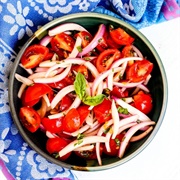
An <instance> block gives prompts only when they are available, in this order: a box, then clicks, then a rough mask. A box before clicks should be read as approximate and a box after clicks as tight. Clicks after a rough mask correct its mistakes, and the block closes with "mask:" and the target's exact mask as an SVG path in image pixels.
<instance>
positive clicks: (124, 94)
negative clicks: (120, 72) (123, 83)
mask: <svg viewBox="0 0 180 180" xmlns="http://www.w3.org/2000/svg"><path fill="white" fill-rule="evenodd" d="M128 94H129V92H128V91H127V90H125V91H123V90H122V88H120V87H118V86H114V87H113V90H112V91H111V96H115V97H118V98H125V97H128Z"/></svg>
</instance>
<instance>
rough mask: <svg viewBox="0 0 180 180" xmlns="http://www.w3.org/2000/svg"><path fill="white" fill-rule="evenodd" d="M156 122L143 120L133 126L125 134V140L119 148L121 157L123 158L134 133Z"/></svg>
mask: <svg viewBox="0 0 180 180" xmlns="http://www.w3.org/2000/svg"><path fill="white" fill-rule="evenodd" d="M154 124H155V122H154V121H146V122H142V123H139V124H137V125H135V126H133V127H131V128H130V129H129V130H128V131H127V132H126V134H125V135H124V138H123V141H122V142H121V145H120V148H119V154H118V156H119V158H122V157H123V155H124V152H125V149H126V147H127V145H128V143H129V140H130V139H131V137H132V136H133V134H134V133H136V132H137V131H138V130H139V129H141V128H142V127H144V126H148V125H154Z"/></svg>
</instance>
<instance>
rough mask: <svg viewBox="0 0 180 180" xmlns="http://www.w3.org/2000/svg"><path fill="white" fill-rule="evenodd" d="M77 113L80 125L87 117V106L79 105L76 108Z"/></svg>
mask: <svg viewBox="0 0 180 180" xmlns="http://www.w3.org/2000/svg"><path fill="white" fill-rule="evenodd" d="M77 111H78V113H79V116H80V120H81V125H82V124H83V123H84V121H85V119H86V117H87V116H88V114H89V112H90V110H89V106H87V105H81V106H79V107H78V108H77Z"/></svg>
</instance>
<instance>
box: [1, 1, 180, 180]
mask: <svg viewBox="0 0 180 180" xmlns="http://www.w3.org/2000/svg"><path fill="white" fill-rule="evenodd" d="M172 2H173V3H172ZM178 3H179V1H168V0H166V1H163V0H149V1H148V0H138V1H137V0H123V1H121V0H109V1H108V0H101V1H100V0H27V1H20V0H0V27H1V31H0V159H2V160H3V161H4V163H5V165H6V167H7V168H8V170H9V172H10V173H11V174H12V175H13V177H14V178H15V179H17V180H20V179H22V180H26V179H28V180H31V179H50V178H56V177H58V178H59V179H62V180H63V179H64V180H67V179H69V180H74V179H77V177H75V176H74V175H73V173H72V172H71V171H70V170H67V169H64V168H62V167H60V166H57V165H55V164H52V163H50V162H48V161H46V160H45V159H44V158H43V157H41V156H40V155H38V154H37V153H36V152H35V151H34V150H32V149H31V148H30V147H29V146H28V145H27V143H26V142H24V140H23V139H22V138H21V136H20V134H19V132H18V130H17V129H16V127H15V125H14V123H13V120H12V118H11V115H10V112H9V111H10V110H9V102H8V77H9V73H10V71H11V68H12V67H13V62H14V60H15V58H16V56H17V53H18V52H19V50H20V47H21V46H22V45H23V44H24V43H25V42H26V41H27V39H28V38H29V37H30V36H31V35H32V34H33V33H34V32H35V31H36V30H37V29H38V28H39V27H40V26H42V25H44V24H46V23H47V22H49V21H52V20H53V19H55V18H57V17H61V16H64V15H66V14H72V13H76V12H86V11H94V12H98V13H103V14H108V15H110V16H114V17H117V18H119V19H123V20H124V21H126V22H128V23H130V24H132V25H133V26H134V27H136V28H142V27H146V26H149V25H152V24H154V23H159V22H162V21H165V20H167V19H168V17H169V19H172V18H174V17H179V14H180V10H179V4H178ZM163 10H164V11H163ZM166 12H168V13H169V14H167V15H165V14H166Z"/></svg>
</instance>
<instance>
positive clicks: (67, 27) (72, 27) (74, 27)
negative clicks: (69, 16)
mask: <svg viewBox="0 0 180 180" xmlns="http://www.w3.org/2000/svg"><path fill="white" fill-rule="evenodd" d="M65 31H87V30H86V29H85V28H84V27H83V26H81V25H79V24H76V23H64V24H61V25H59V26H56V27H55V28H53V29H50V30H49V32H48V34H49V36H55V35H56V34H59V33H62V32H65Z"/></svg>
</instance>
